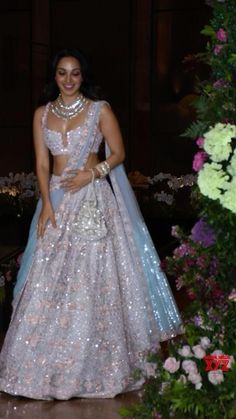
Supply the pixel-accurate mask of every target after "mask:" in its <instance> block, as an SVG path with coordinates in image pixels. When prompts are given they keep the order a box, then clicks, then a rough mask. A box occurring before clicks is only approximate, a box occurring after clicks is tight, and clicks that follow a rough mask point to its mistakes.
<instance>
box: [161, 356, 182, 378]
mask: <svg viewBox="0 0 236 419" xmlns="http://www.w3.org/2000/svg"><path fill="white" fill-rule="evenodd" d="M179 366H180V361H177V360H176V359H175V358H174V357H171V356H170V357H169V358H167V359H166V360H165V362H164V365H163V368H165V370H166V371H168V372H170V373H171V374H173V373H174V372H176V371H178V369H179Z"/></svg>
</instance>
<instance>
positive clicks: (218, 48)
mask: <svg viewBox="0 0 236 419" xmlns="http://www.w3.org/2000/svg"><path fill="white" fill-rule="evenodd" d="M223 48H224V47H223V45H218V44H217V45H215V46H214V48H213V54H214V55H216V56H217V55H220V53H221V51H222V49H223Z"/></svg>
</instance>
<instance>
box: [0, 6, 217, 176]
mask: <svg viewBox="0 0 236 419" xmlns="http://www.w3.org/2000/svg"><path fill="white" fill-rule="evenodd" d="M209 16H210V10H209V8H208V7H207V6H205V4H204V1H203V0H191V1H190V0H117V1H115V0H77V1H76V0H31V1H30V0H8V1H1V2H0V19H1V20H0V33H1V35H0V42H1V48H0V54H1V67H0V68H1V87H0V88H1V101H0V134H1V147H0V150H1V160H0V161H1V164H0V176H2V175H6V174H8V173H9V172H10V171H11V172H14V173H16V172H21V171H24V172H29V171H31V170H33V169H34V153H33V147H32V115H33V111H34V109H35V107H36V106H37V101H38V99H39V96H40V93H41V91H42V88H43V85H44V81H45V77H46V73H47V66H48V61H49V57H50V56H51V54H52V53H53V52H55V51H56V50H57V49H58V48H60V47H64V46H73V47H79V48H80V49H82V50H84V51H85V52H86V53H87V55H88V57H89V59H90V61H91V63H92V67H93V73H94V74H95V76H96V79H97V81H98V82H99V83H100V84H101V86H102V87H103V89H104V91H105V92H106V94H107V98H108V100H109V101H110V103H111V105H112V107H113V109H114V111H115V112H116V114H117V116H118V118H119V121H120V125H121V128H122V132H123V135H124V140H125V145H126V151H127V159H126V166H127V169H128V170H135V169H136V170H140V171H142V172H143V173H145V174H147V175H151V174H153V173H157V172H159V171H169V172H172V173H177V174H179V173H187V172H189V171H190V170H191V155H192V152H193V145H192V143H191V141H190V140H187V139H183V138H180V134H181V133H182V132H183V131H184V129H185V127H186V126H187V125H188V124H189V122H190V121H191V119H192V118H193V116H194V115H193V111H192V108H191V101H192V98H193V96H192V94H193V81H194V72H195V70H194V69H192V70H191V71H189V69H188V68H187V66H186V65H184V64H183V63H182V61H183V58H184V57H185V56H186V55H188V54H193V53H195V52H199V51H201V50H203V49H204V45H205V42H206V40H205V39H204V37H202V36H200V30H201V29H202V27H203V26H204V24H205V23H207V22H208V21H209Z"/></svg>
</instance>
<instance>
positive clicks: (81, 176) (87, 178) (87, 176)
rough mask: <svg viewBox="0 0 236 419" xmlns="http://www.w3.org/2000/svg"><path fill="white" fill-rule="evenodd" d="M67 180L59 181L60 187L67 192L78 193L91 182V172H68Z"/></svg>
mask: <svg viewBox="0 0 236 419" xmlns="http://www.w3.org/2000/svg"><path fill="white" fill-rule="evenodd" d="M68 174H69V175H72V176H68V177H67V178H65V179H64V180H62V181H61V186H62V188H63V189H65V191H67V192H78V191H79V190H80V189H81V188H83V187H84V186H86V185H87V184H88V183H90V182H91V180H92V173H91V170H79V169H78V170H70V171H68Z"/></svg>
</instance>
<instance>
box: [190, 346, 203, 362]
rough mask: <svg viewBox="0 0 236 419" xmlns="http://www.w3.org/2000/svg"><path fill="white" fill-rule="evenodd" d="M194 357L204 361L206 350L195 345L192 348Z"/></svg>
mask: <svg viewBox="0 0 236 419" xmlns="http://www.w3.org/2000/svg"><path fill="white" fill-rule="evenodd" d="M192 350H193V353H194V356H195V357H196V358H197V359H202V358H204V356H206V352H205V351H204V349H203V348H202V347H201V345H195V346H193V347H192Z"/></svg>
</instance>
